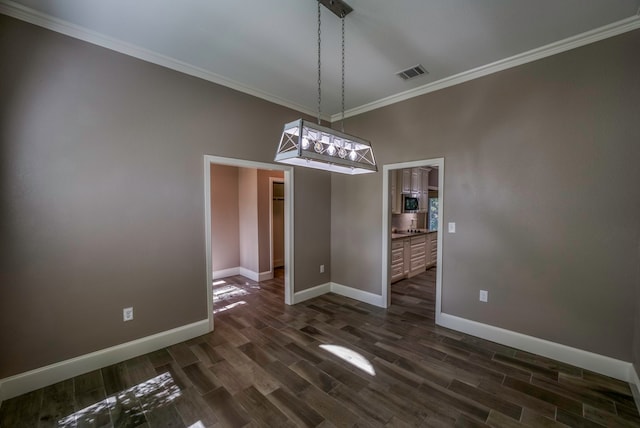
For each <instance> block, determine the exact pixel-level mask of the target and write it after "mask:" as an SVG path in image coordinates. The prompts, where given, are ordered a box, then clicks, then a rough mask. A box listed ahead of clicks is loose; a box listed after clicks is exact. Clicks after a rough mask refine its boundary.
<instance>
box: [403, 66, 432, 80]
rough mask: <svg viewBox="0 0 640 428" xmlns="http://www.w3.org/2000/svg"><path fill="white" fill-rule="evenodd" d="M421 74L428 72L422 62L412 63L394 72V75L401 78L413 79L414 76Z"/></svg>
mask: <svg viewBox="0 0 640 428" xmlns="http://www.w3.org/2000/svg"><path fill="white" fill-rule="evenodd" d="M423 74H429V72H428V71H427V70H425V69H424V67H423V66H422V64H418V65H414V66H413V67H411V68H407V69H406V70H402V71H400V72H398V73H396V75H397V76H400V78H401V79H402V80H409V79H413V78H414V77H418V76H422V75H423Z"/></svg>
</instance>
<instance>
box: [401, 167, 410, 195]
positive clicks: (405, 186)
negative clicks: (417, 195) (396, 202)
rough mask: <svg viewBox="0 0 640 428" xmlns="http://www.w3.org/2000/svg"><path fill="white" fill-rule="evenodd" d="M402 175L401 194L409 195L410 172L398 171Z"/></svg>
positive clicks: (407, 170)
mask: <svg viewBox="0 0 640 428" xmlns="http://www.w3.org/2000/svg"><path fill="white" fill-rule="evenodd" d="M399 171H400V174H401V175H402V193H411V170H410V169H401V170H399Z"/></svg>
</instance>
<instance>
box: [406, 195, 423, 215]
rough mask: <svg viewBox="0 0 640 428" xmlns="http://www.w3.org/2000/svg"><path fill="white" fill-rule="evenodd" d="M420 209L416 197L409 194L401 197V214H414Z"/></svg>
mask: <svg viewBox="0 0 640 428" xmlns="http://www.w3.org/2000/svg"><path fill="white" fill-rule="evenodd" d="M419 209H420V200H419V199H418V197H417V196H412V195H411V194H403V195H402V212H403V213H415V212H418V210H419Z"/></svg>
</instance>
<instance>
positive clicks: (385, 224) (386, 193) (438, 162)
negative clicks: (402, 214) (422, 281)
mask: <svg viewBox="0 0 640 428" xmlns="http://www.w3.org/2000/svg"><path fill="white" fill-rule="evenodd" d="M409 168H431V169H432V170H433V171H437V177H438V187H439V191H438V205H439V207H438V223H439V225H438V229H437V241H436V242H437V244H436V245H437V255H436V305H435V320H436V324H438V323H439V321H440V314H441V307H442V306H441V305H442V301H441V299H442V248H443V247H442V236H443V227H444V224H445V223H444V219H445V217H444V209H443V208H444V158H436V159H425V160H418V161H412V162H403V163H396V164H389V165H384V166H383V179H382V181H383V185H382V192H383V193H382V263H381V264H382V297H383V299H384V302H385V303H386V306H385V307H389V306H390V305H391V272H390V266H391V239H390V238H391V229H392V225H391V207H392V201H391V185H390V184H391V180H390V177H391V173H396V171H397V170H403V169H409Z"/></svg>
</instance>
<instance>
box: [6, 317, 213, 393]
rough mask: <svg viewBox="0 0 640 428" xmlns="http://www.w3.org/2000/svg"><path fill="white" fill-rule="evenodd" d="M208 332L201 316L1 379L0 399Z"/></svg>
mask: <svg viewBox="0 0 640 428" xmlns="http://www.w3.org/2000/svg"><path fill="white" fill-rule="evenodd" d="M208 332H209V320H208V319H204V320H202V321H197V322H195V323H192V324H187V325H184V326H181V327H177V328H174V329H171V330H167V331H163V332H161V333H156V334H153V335H151V336H146V337H142V338H140V339H136V340H132V341H130V342H126V343H122V344H120V345H116V346H112V347H110V348H105V349H101V350H99V351H96V352H91V353H89V354H85V355H80V356H78V357H75V358H71V359H68V360H64V361H60V362H58V363H54V364H50V365H48V366H44V367H40V368H37V369H34V370H30V371H28V372H24V373H19V374H17V375H14V376H10V377H6V378H4V379H0V403H2V401H4V400H6V399H9V398H13V397H17V396H18V395H22V394H25V393H27V392H30V391H33V390H36V389H39V388H44V387H45V386H48V385H52V384H54V383H56V382H60V381H63V380H65V379H69V378H72V377H74V376H79V375H81V374H83V373H87V372H90V371H92V370H97V369H100V368H102V367H106V366H110V365H112V364H117V363H120V362H122V361H125V360H128V359H130V358H134V357H137V356H139V355H143V354H147V353H149V352H153V351H157V350H158V349H162V348H165V347H167V346H171V345H175V344H176V343H180V342H184V341H185V340H189V339H193V338H194V337H197V336H201V335H203V334H206V333H208Z"/></svg>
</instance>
